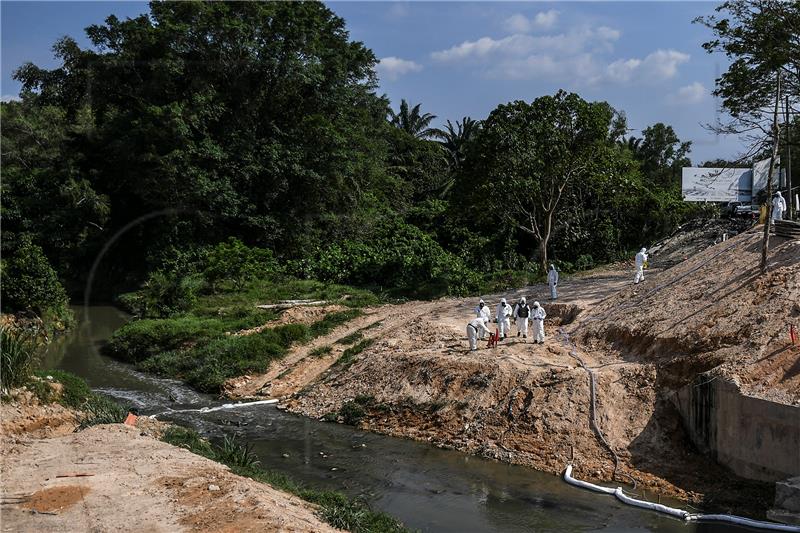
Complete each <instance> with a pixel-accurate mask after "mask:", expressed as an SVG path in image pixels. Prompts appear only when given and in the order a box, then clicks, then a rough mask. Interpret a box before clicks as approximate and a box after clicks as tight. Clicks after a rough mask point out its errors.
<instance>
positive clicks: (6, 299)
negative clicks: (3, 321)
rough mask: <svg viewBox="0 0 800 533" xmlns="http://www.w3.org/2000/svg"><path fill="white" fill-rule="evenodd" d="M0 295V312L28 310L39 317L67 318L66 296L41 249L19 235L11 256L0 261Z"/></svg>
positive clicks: (27, 237) (24, 235)
mask: <svg viewBox="0 0 800 533" xmlns="http://www.w3.org/2000/svg"><path fill="white" fill-rule="evenodd" d="M0 292H1V293H2V295H1V296H0V298H2V303H3V309H7V310H11V311H24V310H31V311H33V312H35V313H37V314H38V315H39V316H40V317H42V318H44V315H46V314H50V315H52V316H53V317H55V318H56V319H62V317H68V316H69V309H68V307H67V306H68V304H69V301H68V299H67V293H66V291H64V287H63V286H62V285H61V283H60V282H59V281H58V276H57V275H56V272H55V270H53V268H52V267H51V266H50V263H49V262H48V261H47V257H45V255H44V252H43V251H42V248H41V247H40V246H38V245H36V244H34V243H33V242H32V241H31V238H30V236H29V235H26V234H23V235H21V236H20V238H19V241H18V243H17V245H16V247H15V249H14V250H11V257H10V258H8V259H3V260H2V262H0Z"/></svg>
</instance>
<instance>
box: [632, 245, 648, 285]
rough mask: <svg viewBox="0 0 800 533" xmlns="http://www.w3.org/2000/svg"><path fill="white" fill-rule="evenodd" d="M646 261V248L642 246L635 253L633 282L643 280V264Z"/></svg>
mask: <svg viewBox="0 0 800 533" xmlns="http://www.w3.org/2000/svg"><path fill="white" fill-rule="evenodd" d="M645 263H647V248H642V249H641V250H639V253H638V254H636V276H634V278H633V283H634V284H637V283H639V282H640V281H644V265H645Z"/></svg>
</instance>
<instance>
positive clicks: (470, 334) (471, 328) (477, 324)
mask: <svg viewBox="0 0 800 533" xmlns="http://www.w3.org/2000/svg"><path fill="white" fill-rule="evenodd" d="M488 323H489V319H488V318H485V317H478V318H474V319H472V321H471V322H470V323H469V324H467V339H469V349H470V351H473V352H474V351H475V350H477V349H478V336H480V337H481V338H483V336H484V335H486V334H487V333H489V329H488V328H487V327H486V324H488Z"/></svg>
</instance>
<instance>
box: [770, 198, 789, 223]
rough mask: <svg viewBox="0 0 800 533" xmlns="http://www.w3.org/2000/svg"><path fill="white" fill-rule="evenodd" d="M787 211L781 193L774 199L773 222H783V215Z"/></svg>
mask: <svg viewBox="0 0 800 533" xmlns="http://www.w3.org/2000/svg"><path fill="white" fill-rule="evenodd" d="M785 211H786V200H785V199H784V198H783V195H782V194H781V191H778V192H776V193H775V196H773V197H772V220H783V213H784V212H785Z"/></svg>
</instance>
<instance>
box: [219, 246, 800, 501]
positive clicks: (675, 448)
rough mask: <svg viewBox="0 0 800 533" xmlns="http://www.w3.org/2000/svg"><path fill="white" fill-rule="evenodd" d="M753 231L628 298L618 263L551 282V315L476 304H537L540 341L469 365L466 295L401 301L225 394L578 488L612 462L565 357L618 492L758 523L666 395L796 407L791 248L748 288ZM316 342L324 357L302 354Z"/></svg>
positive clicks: (797, 278)
mask: <svg viewBox="0 0 800 533" xmlns="http://www.w3.org/2000/svg"><path fill="white" fill-rule="evenodd" d="M759 235H760V233H757V232H756V231H750V232H745V233H743V234H741V235H738V236H736V237H733V238H732V239H729V240H728V241H726V242H725V243H720V244H717V245H716V246H712V247H710V248H709V247H708V245H713V241H711V242H707V241H708V238H707V236H706V237H704V238H706V246H705V248H704V247H703V246H701V244H697V243H695V244H697V248H696V249H693V253H694V255H693V256H692V257H690V258H689V259H687V260H686V261H684V262H682V263H680V264H678V265H677V266H675V267H673V268H670V269H668V270H658V269H653V270H650V271H648V273H647V280H646V281H645V282H644V284H640V285H639V286H636V287H634V286H633V285H632V277H633V268H632V265H630V266H628V265H624V264H623V265H619V269H615V268H611V269H602V270H598V271H594V272H590V273H587V274H585V275H582V276H580V277H575V278H572V279H565V280H563V281H562V283H561V285H560V287H559V296H560V299H559V300H558V303H551V302H549V301H548V296H549V290H548V288H547V287H546V286H545V285H536V286H531V287H526V288H524V289H519V290H515V291H509V292H508V293H506V294H503V295H488V296H484V297H483V298H484V300H486V301H487V303H488V304H489V305H490V306H494V305H496V304H497V301H498V300H499V298H500V297H501V296H505V297H506V298H509V299H510V300H512V301H513V300H516V299H517V298H518V297H520V296H523V295H524V296H526V297H527V298H528V301H529V302H532V301H534V300H539V301H540V302H542V303H543V304H544V305H545V309H546V310H547V312H548V320H547V322H546V331H547V335H548V337H547V341H546V342H545V344H544V345H534V344H531V343H526V342H523V340H522V339H519V338H517V337H512V338H511V339H508V340H506V341H504V342H502V343H501V344H500V346H499V347H497V348H494V349H488V348H485V346H484V345H481V347H480V349H479V350H478V351H477V352H472V353H470V352H469V351H468V350H467V342H466V335H465V331H464V329H465V327H466V323H467V322H468V320H469V319H470V318H471V317H472V316H473V313H472V309H473V307H474V306H475V304H476V303H477V298H475V299H442V300H439V301H434V302H408V303H405V304H402V305H394V306H382V307H379V308H375V309H371V310H368V313H367V315H366V316H364V317H361V318H359V319H358V320H355V321H353V322H350V323H348V324H345V325H343V326H341V327H340V328H337V329H336V330H335V331H333V332H331V333H330V334H329V335H326V336H325V337H322V338H318V339H316V340H315V341H314V342H313V343H311V344H310V345H306V346H300V347H297V348H295V349H294V350H293V351H292V352H291V353H290V355H289V356H288V357H287V358H286V359H284V360H283V361H282V362H281V363H280V364H279V365H276V366H275V367H274V368H272V369H270V371H269V372H268V373H267V374H265V375H259V376H245V377H243V378H239V379H234V380H231V381H230V382H229V383H228V387H227V390H226V392H227V394H228V395H229V396H231V397H234V398H264V397H273V398H281V399H282V402H281V406H282V407H284V408H287V409H289V410H291V411H293V412H297V413H302V414H305V415H308V416H312V417H318V418H321V417H324V416H326V415H327V416H329V417H330V416H335V415H337V414H338V415H339V419H340V420H341V419H343V418H344V417H343V416H342V413H341V411H342V407H343V406H346V407H347V408H350V412H351V413H352V412H353V408H355V411H356V412H357V413H359V414H360V411H363V418H361V420H360V422H359V424H360V426H361V427H363V428H365V429H369V430H372V431H376V432H381V433H386V434H390V435H395V436H403V437H408V438H413V439H417V440H425V441H429V442H432V443H434V444H436V445H438V446H441V447H448V448H454V449H458V450H462V451H465V452H468V453H474V454H479V455H483V456H487V457H493V458H497V459H500V460H504V461H508V462H513V463H518V464H523V465H528V466H532V467H534V468H537V469H540V470H544V471H548V472H552V473H559V472H561V471H562V470H563V468H564V467H565V465H566V464H567V463H568V462H570V461H573V462H574V463H575V464H576V467H577V468H576V471H577V475H578V476H581V477H583V478H590V479H597V480H606V481H608V480H610V479H611V478H612V472H613V468H614V463H613V460H612V458H611V454H610V453H609V451H608V450H607V449H606V448H605V447H604V445H603V444H602V443H601V442H600V441H599V439H598V438H597V436H596V435H595V434H594V433H593V431H592V429H591V426H590V423H589V419H590V410H589V397H590V395H589V381H588V374H587V372H586V371H585V370H584V369H583V368H581V367H580V366H578V363H577V360H576V358H575V357H574V356H573V355H577V356H578V357H579V358H581V359H582V360H583V361H584V362H585V364H586V365H587V366H588V367H590V368H592V369H593V370H594V371H595V372H596V375H597V385H598V393H597V419H598V425H599V427H600V428H601V430H602V432H603V434H604V435H605V437H606V439H607V440H608V441H609V443H610V444H611V446H612V448H613V449H614V450H615V451H616V453H617V454H618V455H619V457H620V461H621V462H620V470H619V472H620V474H618V475H617V479H618V480H624V479H628V478H626V476H630V477H631V478H633V479H635V480H636V482H637V485H638V487H639V489H638V490H643V489H644V490H646V491H648V492H651V493H652V492H655V493H658V494H665V495H671V496H677V497H679V498H682V499H686V500H688V501H692V502H698V503H702V504H703V505H704V506H705V507H706V508H708V509H714V510H721V511H727V512H736V513H738V514H742V513H745V514H750V515H752V516H763V513H764V510H765V509H766V508H767V507H768V506H769V504H770V503H771V501H770V500H771V497H772V493H771V490H772V489H771V488H770V487H769V486H768V485H767V484H763V483H758V482H750V481H747V480H744V479H741V478H737V477H735V476H733V475H732V474H730V473H729V472H728V471H726V470H725V469H724V468H722V467H717V466H715V465H714V464H713V463H711V462H710V461H709V460H708V459H707V458H706V457H704V456H702V455H700V454H698V453H697V452H696V451H695V450H694V449H693V447H692V445H691V443H690V442H689V440H688V438H687V437H686V435H685V433H684V431H683V428H682V426H681V423H680V418H679V416H678V414H677V413H676V412H675V410H674V408H673V407H672V406H671V404H670V403H669V402H668V401H667V400H666V399H665V398H666V394H667V393H668V391H670V390H672V389H673V388H675V387H677V386H680V385H682V384H685V383H687V382H688V381H689V380H690V379H691V378H692V377H693V376H695V375H696V374H697V373H698V372H703V371H705V370H708V369H711V368H715V367H719V369H720V371H723V372H726V373H728V374H735V375H736V376H737V379H739V380H740V382H741V383H742V387H743V389H744V390H745V391H746V392H747V393H751V394H756V395H760V396H762V397H765V398H769V399H771V400H774V401H780V402H784V403H789V404H793V403H795V402H798V401H800V361H799V359H800V357H798V349H797V347H790V346H788V343H787V342H786V341H785V340H784V339H787V340H788V323H789V322H791V321H794V322H795V323H797V322H798V317H800V303H798V302H800V250H799V249H798V243H797V242H789V241H786V242H784V241H781V240H780V239H776V238H774V237H773V246H774V250H773V253H772V254H771V256H770V263H771V271H770V273H769V274H768V275H767V276H766V277H763V276H759V275H757V254H758V244H757V242H758V240H759ZM679 238H683V236H679ZM698 239H699V238H698ZM696 240H697V239H696ZM693 242H694V241H693ZM697 242H702V240H697ZM669 245H670V243H669V242H667V243H665V248H667V249H669ZM697 250H700V251H697ZM695 252H696V253H695ZM670 253H671V254H674V253H675V252H674V250H673V252H670ZM651 264H652V265H653V266H656V267H657V266H658V255H656V256H655V257H652V258H651ZM797 325H800V323H798V324H797ZM514 331H516V330H514ZM354 333H360V334H361V335H362V336H363V338H365V339H371V340H372V341H373V342H372V344H370V345H369V346H367V347H366V348H365V349H364V350H363V351H362V352H361V353H359V354H357V355H355V357H354V358H353V359H352V361H349V362H344V363H343V362H342V361H340V356H341V355H342V353H343V351H344V349H345V348H346V347H345V346H342V345H340V344H337V342H336V341H340V340H341V339H342V338H343V337H346V336H349V335H352V334H354ZM572 342H576V343H577V344H576V345H573V344H572ZM323 346H331V347H332V351H331V352H330V353H329V354H327V355H322V356H321V357H318V356H314V355H312V354H314V353H317V354H318V353H319V350H318V349H319V348H320V347H323ZM315 350H316V351H315ZM573 350H574V352H573ZM571 352H573V353H571Z"/></svg>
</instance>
